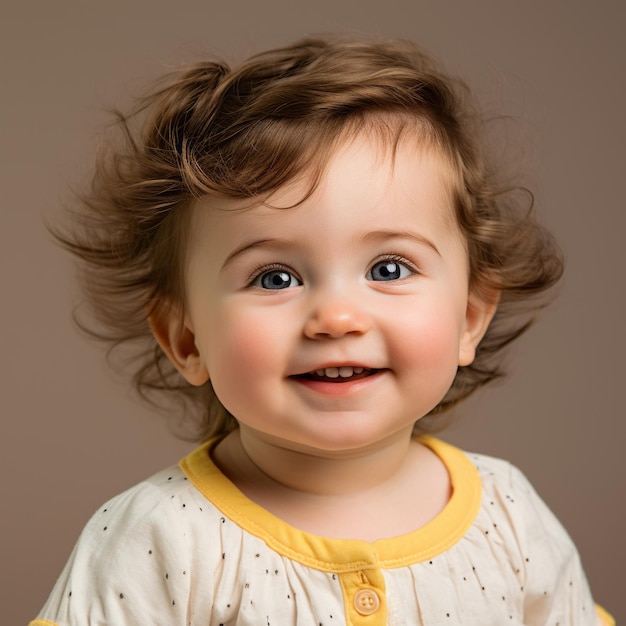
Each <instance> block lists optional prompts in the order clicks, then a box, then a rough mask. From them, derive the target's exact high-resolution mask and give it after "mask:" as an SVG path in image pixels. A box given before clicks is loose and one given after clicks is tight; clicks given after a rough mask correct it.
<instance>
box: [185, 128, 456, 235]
mask: <svg viewBox="0 0 626 626" xmlns="http://www.w3.org/2000/svg"><path fill="white" fill-rule="evenodd" d="M458 178H459V177H458V176H457V172H456V169H455V168H454V167H453V165H452V160H451V158H450V157H449V156H448V155H447V154H446V152H445V150H444V149H443V148H441V147H439V146H438V145H436V143H435V142H434V141H432V140H430V139H429V138H427V137H425V136H424V135H423V134H422V133H417V132H403V131H402V130H398V129H395V128H391V127H390V126H383V127H381V126H380V125H376V126H372V127H371V128H368V129H365V130H363V129H362V130H361V131H360V132H358V133H354V134H350V133H349V132H347V133H345V136H344V137H343V138H342V139H341V140H340V141H338V142H337V145H336V148H335V149H334V150H333V152H332V153H331V154H330V156H329V158H328V159H327V161H326V162H325V163H322V164H321V165H320V167H319V168H316V167H313V168H310V169H309V170H305V171H304V172H303V173H301V174H300V175H299V176H298V177H297V178H295V179H294V180H292V181H290V182H288V183H287V184H285V185H283V186H282V187H280V188H279V189H278V190H276V191H274V192H272V193H271V194H266V195H265V196H263V197H258V198H244V199H230V198H228V199H226V198H216V197H208V196H207V197H204V198H202V199H200V200H199V201H196V202H195V203H194V205H193V207H192V215H193V216H194V218H192V219H194V221H195V220H197V221H196V225H197V226H200V225H201V224H200V223H201V222H204V223H206V222H207V219H208V221H210V222H212V225H213V226H217V225H218V224H222V225H224V224H226V222H231V223H232V224H233V226H235V223H237V224H238V227H240V228H246V226H245V224H246V222H254V221H255V220H256V219H257V218H259V217H261V216H265V217H268V218H269V217H270V216H271V215H272V214H277V212H278V214H283V213H284V212H285V211H288V212H291V211H292V210H294V211H295V213H297V214H299V215H301V214H302V211H298V209H302V207H309V206H311V205H315V204H316V203H317V202H318V201H320V200H323V202H324V204H330V205H331V207H335V208H336V212H337V214H338V215H339V214H340V213H342V212H345V211H347V209H348V208H349V209H350V211H348V212H352V210H354V206H352V204H353V203H357V204H358V208H359V210H360V211H361V217H362V220H366V219H367V216H368V212H369V211H368V209H370V208H372V207H376V206H379V205H380V204H381V203H382V204H389V205H391V204H392V202H391V201H392V199H393V201H394V202H393V203H394V204H400V205H402V206H405V207H407V209H410V208H411V207H414V206H415V207H416V208H418V207H417V205H420V206H419V208H421V209H422V211H421V212H422V213H424V212H425V211H426V212H427V213H428V215H429V218H431V221H432V222H433V223H435V222H436V223H438V224H439V225H441V226H442V227H446V228H447V229H449V230H453V231H457V232H458V230H459V229H458V226H457V222H456V218H455V211H454V203H455V201H454V198H455V195H456V194H455V189H456V188H457V186H458V184H459V181H458ZM331 213H332V211H331ZM391 217H392V216H391V212H390V218H391ZM200 232H201V230H198V229H196V228H194V229H192V233H197V234H200ZM205 234H206V233H205Z"/></svg>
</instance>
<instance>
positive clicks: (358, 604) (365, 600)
mask: <svg viewBox="0 0 626 626" xmlns="http://www.w3.org/2000/svg"><path fill="white" fill-rule="evenodd" d="M379 606H380V598H379V597H378V594H377V593H376V592H375V591H374V590H373V589H359V590H358V591H357V592H356V593H355V594H354V608H355V609H356V611H357V613H359V614H360V615H371V614H372V613H375V612H376V611H378V607H379Z"/></svg>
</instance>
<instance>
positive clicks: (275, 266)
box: [246, 263, 302, 287]
mask: <svg viewBox="0 0 626 626" xmlns="http://www.w3.org/2000/svg"><path fill="white" fill-rule="evenodd" d="M277 271H278V272H280V271H283V272H287V273H289V274H292V275H293V276H294V277H295V278H297V279H298V280H299V281H300V282H302V279H301V278H300V277H299V276H298V274H297V273H296V272H294V271H293V270H292V269H291V268H290V267H288V266H287V265H282V264H281V263H270V264H269V265H261V266H259V267H257V268H256V269H255V270H254V271H253V272H252V273H251V274H250V277H249V278H248V280H247V283H246V284H247V286H248V287H252V286H253V284H254V282H255V281H256V280H257V279H259V278H260V277H261V276H263V274H267V273H268V272H277Z"/></svg>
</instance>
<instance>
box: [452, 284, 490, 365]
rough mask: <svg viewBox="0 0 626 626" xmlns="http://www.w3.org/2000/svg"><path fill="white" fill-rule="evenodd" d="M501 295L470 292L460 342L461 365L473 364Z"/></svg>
mask: <svg viewBox="0 0 626 626" xmlns="http://www.w3.org/2000/svg"><path fill="white" fill-rule="evenodd" d="M499 300H500V296H499V294H498V293H495V292H493V293H490V294H488V295H487V296H483V297H481V296H478V295H477V294H470V295H469V297H468V299H467V310H466V312H465V327H464V329H463V333H462V335H461V340H460V342H459V365H461V366H464V365H471V364H472V362H473V361H474V357H475V356H476V348H477V347H478V344H479V343H480V340H481V339H482V338H483V337H484V336H485V333H486V332H487V329H488V328H489V324H490V323H491V320H492V319H493V316H494V315H495V313H496V310H497V308H498V302H499Z"/></svg>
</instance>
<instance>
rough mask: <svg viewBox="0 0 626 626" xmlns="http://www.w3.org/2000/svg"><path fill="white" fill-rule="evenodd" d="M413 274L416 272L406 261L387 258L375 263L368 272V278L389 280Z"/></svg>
mask: <svg viewBox="0 0 626 626" xmlns="http://www.w3.org/2000/svg"><path fill="white" fill-rule="evenodd" d="M411 274H415V272H414V271H413V270H412V269H410V268H409V267H407V266H406V265H405V264H404V263H400V262H399V261H393V260H390V259H387V260H385V261H379V262H378V263H375V264H374V265H373V266H372V269H371V270H370V271H369V272H368V273H367V276H366V278H367V280H374V281H389V280H399V279H401V278H406V277H407V276H411Z"/></svg>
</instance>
